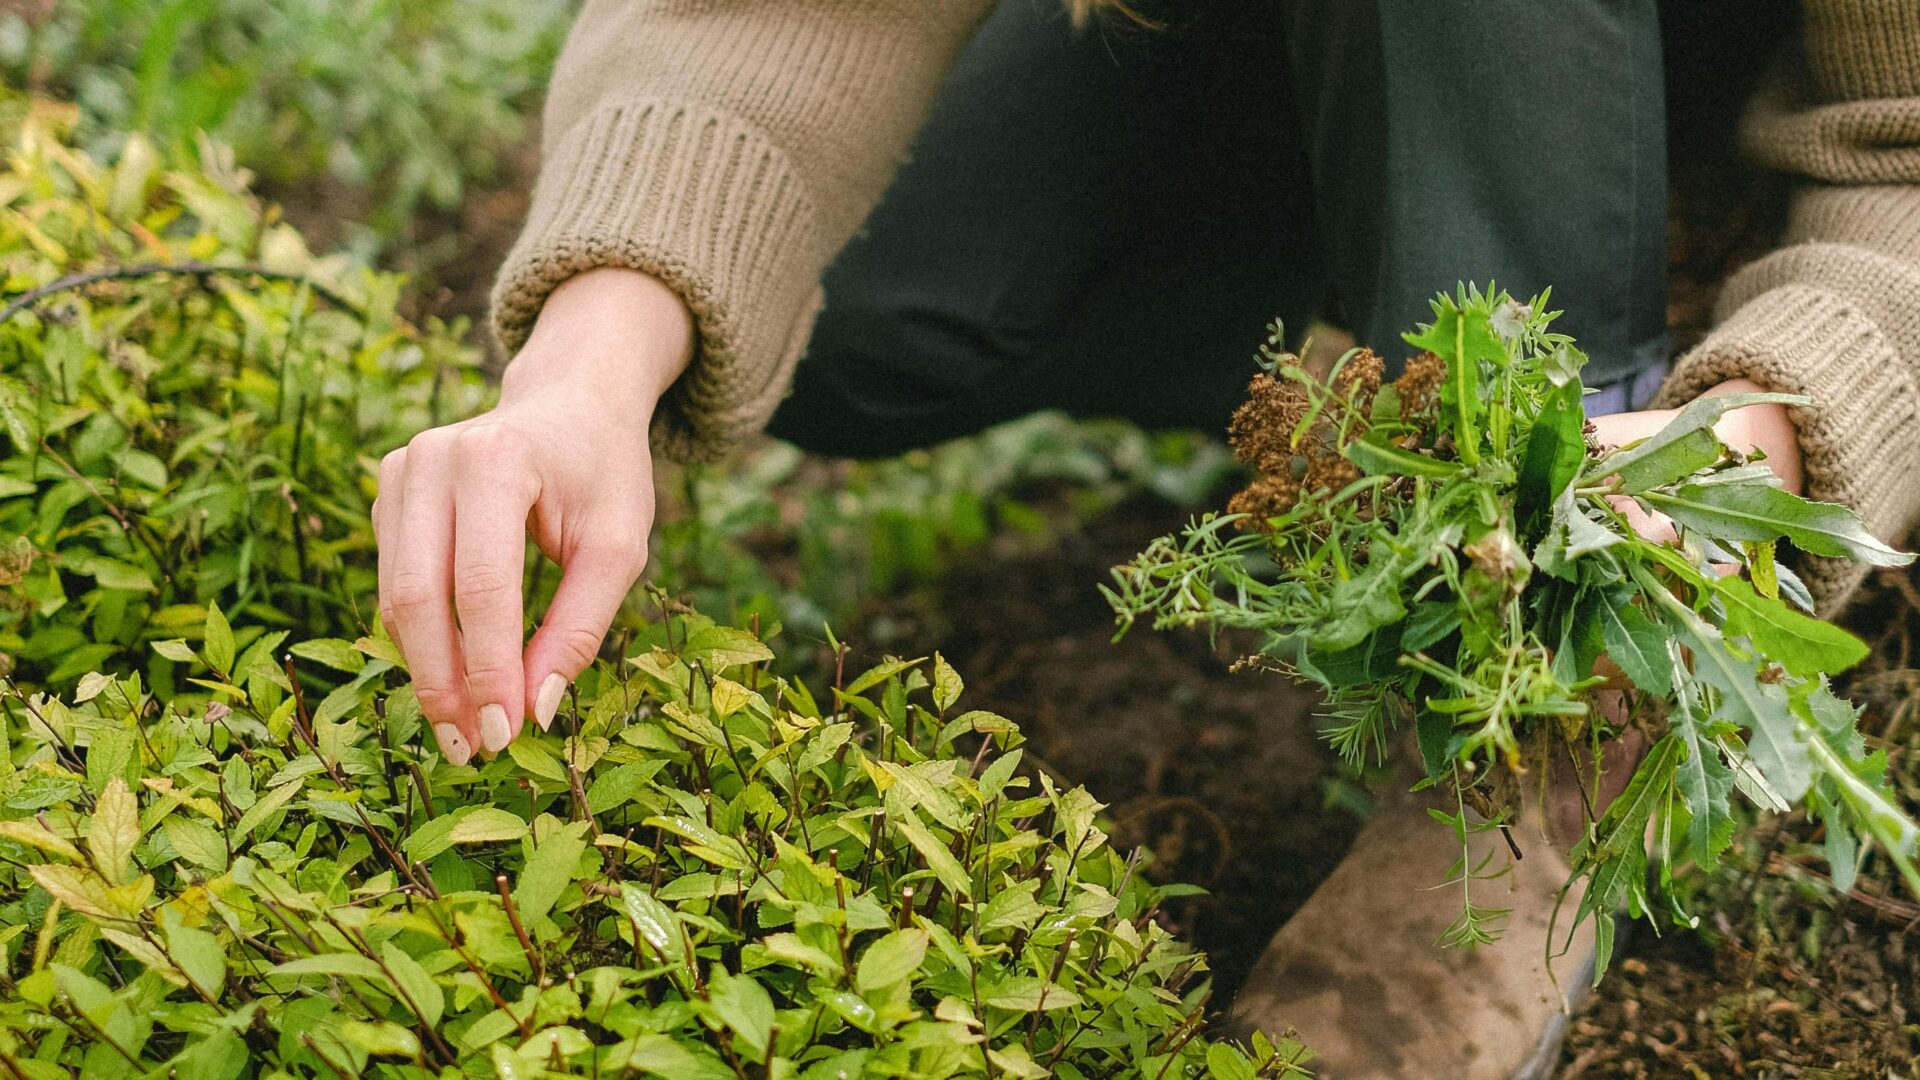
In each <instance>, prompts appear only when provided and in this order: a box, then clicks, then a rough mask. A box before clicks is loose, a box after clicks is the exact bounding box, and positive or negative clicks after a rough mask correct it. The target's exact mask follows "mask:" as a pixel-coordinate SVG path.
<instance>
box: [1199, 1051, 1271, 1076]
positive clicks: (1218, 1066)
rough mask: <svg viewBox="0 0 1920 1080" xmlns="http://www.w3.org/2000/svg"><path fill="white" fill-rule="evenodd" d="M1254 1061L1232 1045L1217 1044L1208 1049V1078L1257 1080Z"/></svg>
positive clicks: (1257, 1074)
mask: <svg viewBox="0 0 1920 1080" xmlns="http://www.w3.org/2000/svg"><path fill="white" fill-rule="evenodd" d="M1259 1075H1260V1074H1259V1073H1258V1072H1256V1071H1255V1070H1254V1067H1253V1061H1252V1060H1251V1059H1249V1058H1248V1057H1247V1055H1245V1054H1243V1053H1241V1052H1240V1049H1239V1048H1238V1047H1236V1046H1234V1045H1233V1044H1232V1043H1226V1042H1217V1043H1214V1044H1213V1045H1211V1046H1209V1047H1207V1076H1208V1077H1209V1078H1210V1080H1257V1078H1258V1077H1259Z"/></svg>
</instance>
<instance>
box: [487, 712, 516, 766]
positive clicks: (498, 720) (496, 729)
mask: <svg viewBox="0 0 1920 1080" xmlns="http://www.w3.org/2000/svg"><path fill="white" fill-rule="evenodd" d="M512 741H513V729H512V728H510V727H508V726H507V710H505V709H503V708H501V707H500V706H498V705H485V706H482V707H481V709H480V745H482V746H484V747H486V748H487V753H489V754H497V753H499V752H500V751H502V750H505V749H506V748H507V744H508V743H510V742H512Z"/></svg>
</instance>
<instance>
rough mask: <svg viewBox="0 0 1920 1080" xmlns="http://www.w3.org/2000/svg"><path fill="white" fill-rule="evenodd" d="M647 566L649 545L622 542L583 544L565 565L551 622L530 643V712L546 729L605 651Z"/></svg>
mask: <svg viewBox="0 0 1920 1080" xmlns="http://www.w3.org/2000/svg"><path fill="white" fill-rule="evenodd" d="M645 566H646V547H645V544H644V543H641V544H640V545H638V546H637V547H636V545H633V544H631V543H621V544H593V545H583V546H582V547H581V548H580V549H579V550H576V551H575V552H574V554H573V557H572V558H571V559H569V560H568V561H567V563H566V564H565V566H564V567H563V576H562V577H561V579H560V585H559V587H558V588H557V589H556V590H555V591H554V594H553V604H552V605H551V606H549V607H548V608H547V617H546V620H545V621H544V622H542V623H541V624H540V629H539V630H537V631H535V633H534V635H533V640H532V641H531V642H529V643H528V645H527V653H526V682H525V686H526V692H527V713H528V715H530V716H532V717H533V720H534V723H537V724H539V725H540V729H541V730H542V731H545V730H547V729H548V728H549V727H551V726H552V725H553V717H554V713H556V712H557V711H559V708H560V698H561V696H562V695H564V694H565V693H566V690H567V687H568V686H569V685H570V684H571V683H572V682H573V680H574V679H576V678H578V677H579V675H580V673H581V672H582V671H585V670H586V669H587V665H589V664H591V663H593V660H594V657H596V656H598V655H599V653H600V646H601V643H602V642H604V641H605V640H606V637H607V630H608V628H609V627H611V626H612V625H613V617H614V615H615V614H617V613H618V612H619V610H620V603H621V601H623V600H625V599H626V597H627V590H629V589H631V588H632V587H633V583H634V581H635V580H636V579H638V578H639V576H640V571H641V570H642V569H644V568H645Z"/></svg>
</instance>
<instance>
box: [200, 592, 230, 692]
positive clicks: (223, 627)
mask: <svg viewBox="0 0 1920 1080" xmlns="http://www.w3.org/2000/svg"><path fill="white" fill-rule="evenodd" d="M202 632H203V633H204V634H205V635H206V639H205V640H204V641H202V642H201V649H202V651H203V652H205V654H206V658H207V666H208V667H210V668H212V669H213V670H215V671H217V672H220V673H221V674H222V675H226V674H229V673H231V672H232V671H233V627H232V626H230V625H228V623H227V617H226V615H224V614H222V613H221V611H220V605H219V604H208V605H207V623H206V626H205V628H204V629H203V631H202Z"/></svg>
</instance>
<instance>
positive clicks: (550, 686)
mask: <svg viewBox="0 0 1920 1080" xmlns="http://www.w3.org/2000/svg"><path fill="white" fill-rule="evenodd" d="M566 692H567V680H565V679H563V678H561V677H560V673H559V672H557V671H556V672H554V673H553V674H551V675H549V676H547V681H546V682H543V683H541V684H540V696H539V697H538V698H536V699H534V702H533V722H534V723H536V724H539V725H540V730H541V731H546V730H547V729H548V728H551V727H552V726H553V714H554V713H557V712H559V711H560V695H562V694H564V693H566Z"/></svg>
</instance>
